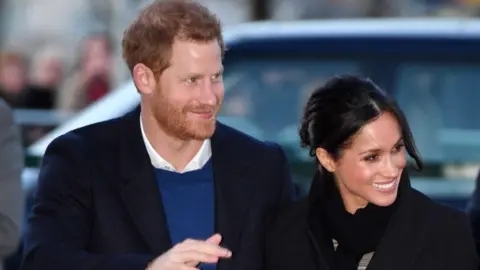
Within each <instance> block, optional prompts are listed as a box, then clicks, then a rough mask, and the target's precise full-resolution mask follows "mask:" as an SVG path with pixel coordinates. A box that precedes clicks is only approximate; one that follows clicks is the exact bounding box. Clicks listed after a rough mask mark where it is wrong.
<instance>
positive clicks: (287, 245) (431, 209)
mask: <svg viewBox="0 0 480 270" xmlns="http://www.w3.org/2000/svg"><path fill="white" fill-rule="evenodd" d="M412 98H413V97H412ZM300 137H301V141H302V144H303V145H304V146H305V147H308V148H309V149H310V154H311V156H314V157H316V161H317V163H318V171H317V173H316V175H315V177H314V179H313V182H312V186H311V189H310V193H309V195H308V196H307V198H305V199H304V200H300V201H298V202H295V203H293V204H292V205H289V206H288V207H286V208H285V209H283V210H282V211H281V212H280V213H278V215H276V217H275V218H274V219H273V222H272V225H271V227H270V228H269V230H268V233H267V250H266V262H267V267H266V269H267V270H270V269H272V270H273V269H275V270H282V269H285V270H287V269H288V270H296V269H302V270H310V269H311V270H314V269H315V270H317V269H318V270H323V269H330V270H356V269H368V270H396V269H398V270H405V269H409V270H416V269H418V270H429V269H431V270H442V269H445V270H447V269H448V270H450V269H455V270H463V269H465V270H467V269H472V270H474V269H475V270H477V269H478V259H477V255H476V252H475V246H474V242H473V236H472V233H471V230H470V228H469V224H468V222H467V218H466V216H465V215H464V214H463V213H461V212H459V211H457V210H454V209H450V208H448V207H445V206H441V205H439V204H437V203H435V202H433V201H432V200H430V199H429V198H428V197H426V196H425V195H423V194H421V193H420V192H418V191H416V190H415V189H413V188H412V187H411V185H410V180H409V178H408V175H407V172H406V170H405V166H406V155H405V152H407V153H408V154H409V155H410V157H412V158H413V160H414V161H415V163H416V166H417V168H418V169H421V168H422V160H421V158H420V156H419V154H418V153H417V151H416V148H415V143H414V141H413V138H412V135H411V132H410V129H409V126H408V124H407V122H406V120H405V117H404V115H403V113H402V112H401V110H400V109H399V108H398V107H397V105H396V104H395V102H394V101H392V100H390V99H389V98H388V97H387V96H386V95H385V94H383V93H382V91H381V90H380V89H379V88H378V87H377V86H376V85H375V84H374V83H373V82H371V81H370V80H367V79H362V78H359V77H353V76H342V77H337V78H334V79H332V80H330V81H329V82H327V83H326V85H325V86H323V87H321V88H319V89H317V90H316V91H314V92H313V93H312V95H311V97H310V99H309V100H308V102H307V106H306V108H305V112H304V118H303V120H302V123H301V128H300Z"/></svg>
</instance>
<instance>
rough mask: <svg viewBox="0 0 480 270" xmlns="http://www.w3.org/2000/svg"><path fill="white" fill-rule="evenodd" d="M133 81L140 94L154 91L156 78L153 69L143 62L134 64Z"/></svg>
mask: <svg viewBox="0 0 480 270" xmlns="http://www.w3.org/2000/svg"><path fill="white" fill-rule="evenodd" d="M132 77H133V82H134V83H135V86H136V87H137V89H138V92H140V93H141V94H150V93H152V92H154V91H155V88H156V84H157V82H156V80H155V74H154V73H153V71H152V70H151V69H150V68H149V67H147V66H145V65H144V64H136V65H135V67H134V68H133V71H132Z"/></svg>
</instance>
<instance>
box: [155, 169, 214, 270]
mask: <svg viewBox="0 0 480 270" xmlns="http://www.w3.org/2000/svg"><path fill="white" fill-rule="evenodd" d="M155 172H156V176H157V183H158V186H159V188H160V193H161V195H162V202H163V208H164V211H165V216H166V219H167V226H168V229H169V231H170V238H171V239H172V244H173V245H175V244H177V243H179V242H182V241H183V240H185V239H187V238H192V239H199V240H205V239H207V238H209V237H210V236H212V235H213V234H214V233H215V223H214V222H215V205H214V185H213V170H212V162H211V159H210V160H209V161H208V162H207V163H206V164H205V166H203V168H202V169H200V170H195V171H189V172H186V173H177V172H171V171H167V170H162V169H156V170H155ZM200 268H201V269H204V270H214V269H216V268H215V266H214V265H200Z"/></svg>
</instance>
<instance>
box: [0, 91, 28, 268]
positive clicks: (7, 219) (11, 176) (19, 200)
mask: <svg viewBox="0 0 480 270" xmlns="http://www.w3.org/2000/svg"><path fill="white" fill-rule="evenodd" d="M22 168H23V151H22V144H21V141H20V134H19V131H18V129H17V126H15V124H14V122H13V116H12V111H11V110H10V108H9V107H8V105H7V104H6V103H5V102H4V101H3V100H1V99H0V270H1V269H2V264H3V261H4V260H5V258H6V257H8V256H9V255H10V254H11V253H13V252H14V251H15V250H16V248H17V246H18V244H19V242H20V232H21V229H20V228H21V221H22V210H23V200H24V197H23V192H22V181H21V180H22V179H21V174H22Z"/></svg>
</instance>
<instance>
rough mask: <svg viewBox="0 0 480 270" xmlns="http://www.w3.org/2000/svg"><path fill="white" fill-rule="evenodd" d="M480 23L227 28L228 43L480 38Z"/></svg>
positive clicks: (339, 22)
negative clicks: (385, 38)
mask: <svg viewBox="0 0 480 270" xmlns="http://www.w3.org/2000/svg"><path fill="white" fill-rule="evenodd" d="M479 33H480V19H475V18H415V19H412V18H391V19H390V18H384V19H327V20H305V21H265V22H249V23H243V24H238V25H233V26H230V27H227V28H226V31H225V40H226V41H227V42H235V41H238V40H241V39H243V38H248V39H252V38H254V39H268V38H295V37H305V36H307V37H312V36H318V37H321V36H329V37H332V36H333V37H342V36H343V37H362V36H363V37H367V36H368V37H372V36H377V37H391V36H396V37H402V36H405V37H427V38H429V37H471V38H480V35H479Z"/></svg>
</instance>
